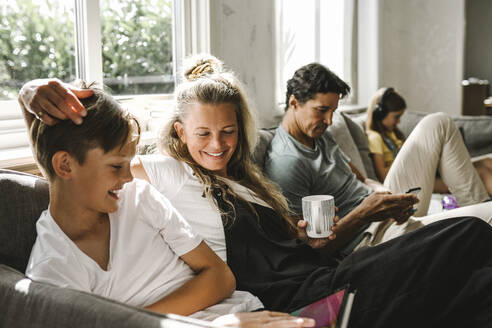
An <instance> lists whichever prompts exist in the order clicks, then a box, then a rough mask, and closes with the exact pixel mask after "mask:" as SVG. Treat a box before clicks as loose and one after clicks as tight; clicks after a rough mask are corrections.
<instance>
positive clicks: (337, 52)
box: [276, 0, 355, 104]
mask: <svg viewBox="0 0 492 328" xmlns="http://www.w3.org/2000/svg"><path fill="white" fill-rule="evenodd" d="M276 17H277V22H276V23H277V32H276V33H277V67H278V69H277V74H278V76H277V85H278V88H277V94H278V102H279V104H283V103H284V102H285V92H286V89H285V87H286V82H287V80H288V79H289V78H291V77H292V75H293V74H294V72H295V71H296V70H297V69H298V68H299V67H301V66H303V65H306V64H309V63H311V62H319V63H321V64H323V65H325V66H326V67H328V68H329V69H330V70H332V71H333V72H335V73H336V74H337V75H338V76H340V78H342V79H343V80H345V81H346V82H348V83H349V84H350V85H351V86H352V87H353V86H354V84H355V79H354V78H353V76H354V73H355V70H354V69H353V67H355V65H353V64H352V60H353V59H352V51H353V47H352V44H353V42H354V41H355V38H354V37H353V31H354V28H353V24H354V0H330V1H322V0H313V1H303V0H277V2H276ZM353 94H354V93H352V96H353ZM348 101H349V102H350V101H351V98H349V99H348Z"/></svg>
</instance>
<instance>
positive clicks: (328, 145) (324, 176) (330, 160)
mask: <svg viewBox="0 0 492 328" xmlns="http://www.w3.org/2000/svg"><path fill="white" fill-rule="evenodd" d="M349 162H350V159H349V158H348V157H347V156H346V155H345V154H344V153H343V152H342V151H341V149H340V147H339V146H338V145H337V143H336V142H335V141H334V140H333V138H332V137H331V136H330V134H329V133H328V132H325V133H324V134H323V136H322V137H321V138H318V139H316V140H315V147H314V149H311V148H309V147H307V146H305V145H303V144H301V143H300V142H299V141H297V140H296V139H294V138H293V137H292V136H291V135H290V134H289V133H288V132H287V131H285V129H284V128H283V127H282V126H281V125H280V126H279V127H278V128H277V130H276V133H275V137H274V138H273V140H272V142H271V144H270V146H269V148H268V149H267V154H266V160H265V172H266V174H267V175H268V176H269V177H270V179H272V180H273V181H274V182H276V183H277V184H278V185H279V186H280V188H281V189H282V193H283V194H284V196H285V197H286V198H287V199H288V200H289V203H290V204H289V206H290V208H291V210H293V211H294V212H295V213H296V214H298V215H302V197H304V196H308V195H332V196H333V197H334V198H335V206H337V207H338V216H339V217H340V218H343V217H344V216H345V215H346V214H347V213H349V212H350V211H351V210H352V209H354V208H355V207H356V206H357V205H359V203H360V202H361V201H362V200H363V199H364V198H365V197H367V196H368V195H369V194H370V193H371V192H372V190H371V189H370V188H369V187H368V186H367V185H366V184H364V183H362V182H361V181H359V180H358V179H357V177H356V176H355V174H354V173H353V172H352V170H351V169H350V166H349V165H348V163H349Z"/></svg>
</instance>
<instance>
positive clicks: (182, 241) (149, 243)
mask: <svg viewBox="0 0 492 328" xmlns="http://www.w3.org/2000/svg"><path fill="white" fill-rule="evenodd" d="M119 198H120V200H119V207H118V210H117V211H116V212H114V213H110V214H109V219H110V224H111V233H110V257H109V262H108V268H107V270H106V271H105V270H103V269H101V267H99V265H98V264H97V263H96V262H95V261H94V260H92V259H91V258H90V257H89V256H87V255H86V254H85V253H83V252H82V251H81V250H80V249H79V248H78V247H77V246H76V245H75V243H73V241H72V240H70V238H68V236H66V235H65V233H64V232H63V231H62V230H61V229H60V227H59V226H58V225H57V224H56V222H55V221H54V219H53V217H52V216H51V214H50V211H49V209H48V210H45V211H44V212H43V213H42V214H41V217H40V219H39V220H38V222H37V224H36V230H37V233H38V236H37V239H36V242H35V244H34V247H33V250H32V252H31V256H30V259H29V263H28V266H27V270H26V275H27V276H28V277H29V278H31V279H33V280H36V281H41V282H47V283H51V284H54V285H57V286H60V287H68V288H73V289H77V290H82V291H85V292H90V293H94V294H97V295H100V296H103V297H107V298H111V299H114V300H117V301H120V302H123V303H127V304H130V305H133V306H138V307H144V306H148V305H150V304H153V303H155V302H157V301H158V300H160V299H162V298H163V297H164V296H166V295H168V294H169V293H171V292H172V291H174V290H175V289H177V288H178V287H180V286H181V285H183V284H184V283H186V282H187V281H188V280H190V279H192V278H193V277H194V272H193V271H192V270H191V269H190V268H189V266H188V265H187V264H186V263H185V262H183V261H182V260H181V259H180V258H179V256H181V255H184V254H186V253H188V252H190V251H191V250H193V249H194V248H195V247H197V246H198V245H199V244H200V242H201V240H202V239H201V238H200V237H199V236H197V235H196V234H195V233H194V232H193V231H192V229H191V227H190V225H189V224H188V223H187V222H186V221H185V220H184V219H183V217H182V216H181V215H180V214H178V212H177V211H176V210H175V209H174V208H173V206H172V205H171V204H170V203H169V201H168V200H167V199H166V198H165V197H163V196H162V195H161V194H160V193H159V192H158V191H157V190H156V189H155V188H154V187H152V186H151V185H149V184H148V183H147V182H145V181H143V180H138V179H135V180H133V181H132V182H130V183H127V184H125V186H124V188H123V189H122V191H121V192H120V193H119ZM233 296H234V295H233ZM260 307H262V306H261V303H260V306H258V304H255V303H254V302H253V301H250V302H243V301H242V298H239V299H238V298H237V295H236V297H232V298H229V299H226V300H225V301H223V302H222V303H219V304H217V305H214V306H212V307H209V308H208V309H206V310H204V311H199V312H197V313H196V314H194V315H192V316H193V317H196V318H200V319H213V318H215V317H217V316H219V315H222V314H227V313H234V312H239V311H251V310H254V309H258V308H260Z"/></svg>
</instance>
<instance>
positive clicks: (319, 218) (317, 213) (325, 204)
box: [302, 195, 335, 238]
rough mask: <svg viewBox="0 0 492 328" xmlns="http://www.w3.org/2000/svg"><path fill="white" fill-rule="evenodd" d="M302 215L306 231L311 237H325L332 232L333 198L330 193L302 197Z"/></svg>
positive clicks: (333, 216)
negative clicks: (305, 222)
mask: <svg viewBox="0 0 492 328" xmlns="http://www.w3.org/2000/svg"><path fill="white" fill-rule="evenodd" d="M302 215H303V217H304V220H305V221H307V223H308V224H307V227H306V233H307V235H308V237H311V238H325V237H328V236H329V235H331V234H332V233H333V231H331V227H332V226H333V224H334V222H333V219H334V218H335V199H334V198H333V196H331V195H311V196H306V197H302Z"/></svg>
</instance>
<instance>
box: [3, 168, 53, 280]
mask: <svg viewBox="0 0 492 328" xmlns="http://www.w3.org/2000/svg"><path fill="white" fill-rule="evenodd" d="M0 195H2V196H1V197H0V209H1V212H0V263H1V264H6V265H8V266H11V267H13V268H15V269H16V270H19V271H21V272H24V271H25V269H26V266H27V262H28V260H29V256H30V254H31V249H32V246H33V245H34V241H35V240H36V221H37V220H38V218H39V215H40V214H41V212H42V211H43V210H44V209H46V208H48V203H49V193H48V183H47V182H46V180H45V179H43V178H40V177H38V176H35V175H30V174H25V173H20V172H15V171H9V170H0Z"/></svg>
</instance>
